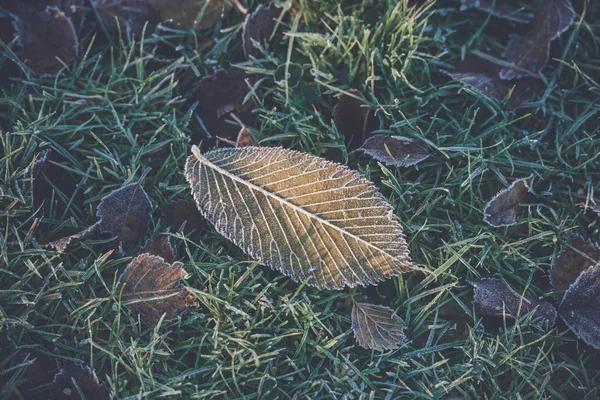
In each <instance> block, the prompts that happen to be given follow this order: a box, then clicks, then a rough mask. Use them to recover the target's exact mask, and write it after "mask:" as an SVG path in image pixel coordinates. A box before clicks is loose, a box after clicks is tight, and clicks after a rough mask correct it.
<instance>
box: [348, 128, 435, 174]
mask: <svg viewBox="0 0 600 400" xmlns="http://www.w3.org/2000/svg"><path fill="white" fill-rule="evenodd" d="M358 150H359V151H362V152H364V153H366V154H368V155H370V156H371V157H373V158H374V159H376V160H377V161H381V162H382V163H384V164H387V165H392V166H394V167H410V166H412V165H416V164H418V163H420V162H421V161H423V160H425V159H426V158H428V157H429V152H428V151H427V149H425V148H424V147H422V146H421V145H420V144H418V143H417V142H415V141H414V140H412V139H408V138H404V137H399V136H388V135H375V136H371V137H370V138H368V139H367V140H366V141H365V143H364V144H363V145H362V147H360V148H359V149H358Z"/></svg>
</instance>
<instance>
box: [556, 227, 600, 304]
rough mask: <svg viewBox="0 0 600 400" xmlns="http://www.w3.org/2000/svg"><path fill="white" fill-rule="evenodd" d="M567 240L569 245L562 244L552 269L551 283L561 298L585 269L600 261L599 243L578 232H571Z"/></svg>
mask: <svg viewBox="0 0 600 400" xmlns="http://www.w3.org/2000/svg"><path fill="white" fill-rule="evenodd" d="M566 241H567V245H563V246H561V248H560V253H559V254H558V256H557V257H556V259H555V260H554V262H553V263H552V267H551V268H552V269H551V270H550V283H551V284H552V287H553V288H554V290H557V291H559V293H557V294H556V296H557V298H558V299H559V300H560V299H562V297H563V294H564V292H565V291H566V290H567V289H568V288H569V287H570V286H571V285H572V284H573V283H574V282H575V280H577V277H578V276H579V275H580V274H581V273H582V272H583V271H585V270H587V269H588V268H589V267H590V266H591V265H595V264H597V263H599V262H600V246H598V245H597V244H595V243H592V242H590V241H588V240H585V239H584V238H583V237H581V236H579V235H576V234H569V235H568V236H567V237H566Z"/></svg>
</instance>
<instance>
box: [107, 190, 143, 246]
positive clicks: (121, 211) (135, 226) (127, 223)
mask: <svg viewBox="0 0 600 400" xmlns="http://www.w3.org/2000/svg"><path fill="white" fill-rule="evenodd" d="M151 213H152V204H151V203H150V199H149V198H148V194H146V191H144V188H143V187H142V185H140V184H139V183H133V184H131V185H127V186H125V187H122V188H120V189H117V190H113V191H112V192H111V193H109V194H108V195H106V196H104V197H103V198H102V200H101V201H100V205H99V206H98V210H97V211H96V216H97V217H98V218H99V221H98V222H99V224H100V229H101V230H102V232H111V233H112V234H113V235H116V236H117V238H118V239H119V241H121V242H122V243H123V245H124V246H131V245H133V244H136V243H137V242H138V241H139V240H140V239H141V238H142V237H143V236H144V235H145V234H146V231H147V229H148V221H150V214H151Z"/></svg>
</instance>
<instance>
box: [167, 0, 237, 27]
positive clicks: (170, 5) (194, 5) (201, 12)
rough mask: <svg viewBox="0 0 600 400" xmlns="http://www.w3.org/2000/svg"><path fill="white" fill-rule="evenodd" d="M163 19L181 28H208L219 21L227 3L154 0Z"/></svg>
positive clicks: (226, 7) (193, 0) (209, 0)
mask: <svg viewBox="0 0 600 400" xmlns="http://www.w3.org/2000/svg"><path fill="white" fill-rule="evenodd" d="M156 1H157V6H158V9H159V10H160V16H161V18H162V20H163V21H173V22H174V23H175V24H177V25H179V26H180V27H181V28H183V29H195V30H202V29H210V28H212V27H213V26H215V24H216V23H217V22H218V21H219V19H220V18H221V14H222V13H223V11H224V10H227V9H229V7H230V5H229V3H227V2H225V1H224V0H178V1H174V0H156ZM198 18H200V19H198Z"/></svg>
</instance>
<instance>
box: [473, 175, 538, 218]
mask: <svg viewBox="0 0 600 400" xmlns="http://www.w3.org/2000/svg"><path fill="white" fill-rule="evenodd" d="M532 184H533V174H531V175H529V176H528V177H526V178H521V179H517V180H516V181H514V182H513V183H512V185H510V186H509V187H507V188H506V189H502V190H501V191H499V192H498V193H497V194H496V196H494V198H493V199H492V200H490V202H489V203H487V205H486V206H485V209H484V210H483V214H484V218H483V220H484V222H486V223H488V224H489V225H491V226H495V227H499V226H511V225H514V224H516V223H517V212H518V211H519V206H520V205H521V204H523V203H525V202H526V201H527V198H528V197H529V190H530V189H531V186H532Z"/></svg>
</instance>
